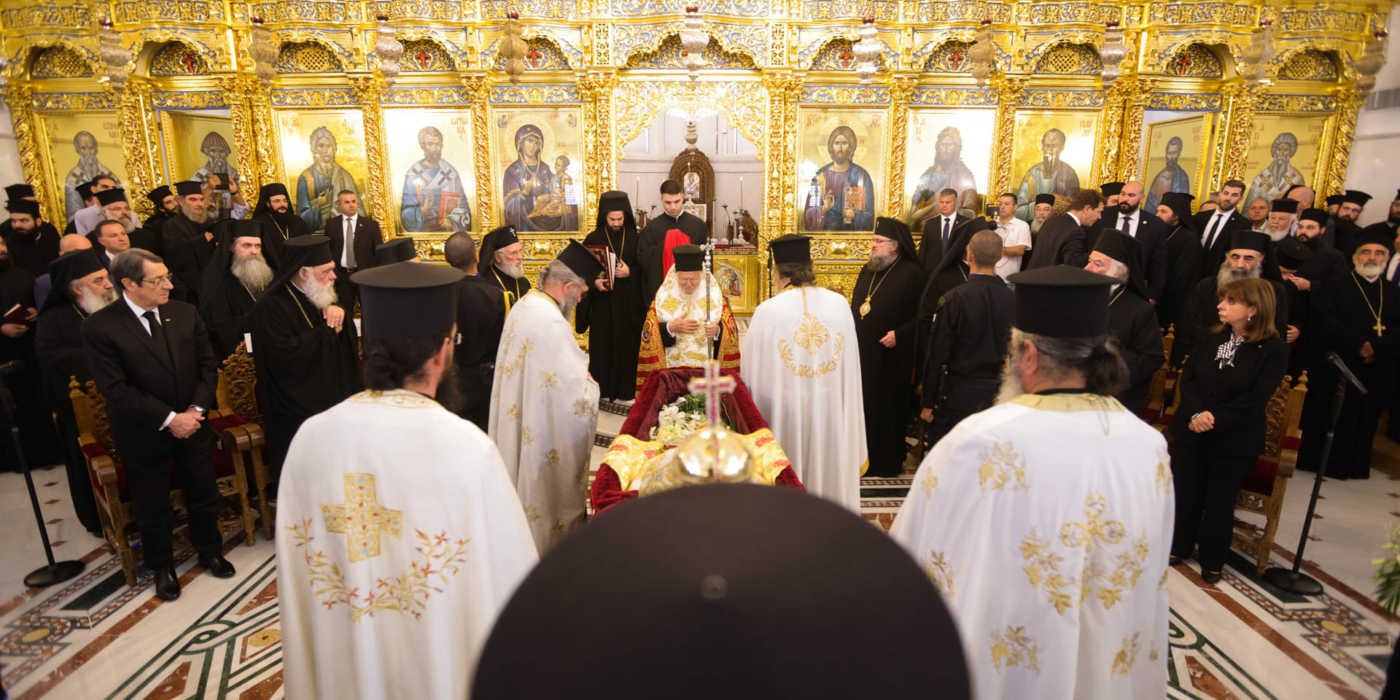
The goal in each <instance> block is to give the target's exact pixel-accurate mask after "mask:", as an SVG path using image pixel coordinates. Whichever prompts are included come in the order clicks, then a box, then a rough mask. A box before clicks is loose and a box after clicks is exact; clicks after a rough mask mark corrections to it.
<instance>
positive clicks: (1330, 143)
mask: <svg viewBox="0 0 1400 700" xmlns="http://www.w3.org/2000/svg"><path fill="white" fill-rule="evenodd" d="M1363 101H1364V98H1363V96H1362V95H1361V92H1360V91H1359V90H1356V89H1355V88H1351V87H1345V88H1341V89H1339V90H1338V91H1337V116H1336V118H1335V121H1334V123H1335V126H1334V127H1333V129H1332V134H1331V136H1330V138H1328V140H1327V148H1325V149H1324V150H1322V151H1320V152H1319V153H1318V158H1317V162H1318V163H1327V164H1328V165H1327V173H1326V176H1325V178H1323V179H1319V180H1318V182H1321V183H1322V186H1321V187H1317V188H1316V189H1317V200H1318V201H1319V202H1320V201H1322V200H1323V198H1325V197H1327V196H1328V195H1334V194H1341V193H1342V191H1343V190H1345V189H1346V180H1347V164H1348V163H1349V162H1350V161H1351V140H1352V139H1353V138H1354V137H1355V136H1356V116H1357V114H1358V113H1359V112H1360V111H1361V103H1362V102H1363Z"/></svg>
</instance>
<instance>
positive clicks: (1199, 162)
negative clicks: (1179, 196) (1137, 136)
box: [1142, 113, 1213, 211]
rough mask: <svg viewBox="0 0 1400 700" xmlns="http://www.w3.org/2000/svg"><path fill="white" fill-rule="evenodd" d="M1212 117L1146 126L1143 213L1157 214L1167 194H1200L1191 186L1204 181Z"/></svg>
mask: <svg viewBox="0 0 1400 700" xmlns="http://www.w3.org/2000/svg"><path fill="white" fill-rule="evenodd" d="M1212 116H1213V115H1210V114H1200V115H1196V116H1191V117H1185V118H1182V119H1170V120H1166V121H1159V122H1152V123H1149V124H1147V127H1146V128H1147V138H1145V139H1144V140H1143V149H1144V150H1145V151H1146V157H1145V158H1144V159H1143V161H1142V168H1143V178H1142V179H1143V180H1144V181H1145V182H1146V186H1147V193H1146V196H1147V199H1146V201H1145V202H1144V204H1143V209H1144V210H1146V211H1156V210H1157V205H1158V204H1161V203H1162V195H1164V194H1166V193H1168V192H1181V193H1185V194H1198V193H1196V192H1195V191H1194V190H1193V189H1192V188H1191V183H1192V182H1200V181H1201V180H1202V179H1203V175H1204V171H1205V167H1206V163H1205V158H1206V157H1207V156H1208V151H1207V150H1205V149H1206V144H1209V143H1210V138H1211V135H1210V129H1211V119H1212ZM1148 118H1149V119H1150V118H1151V113H1149V116H1148Z"/></svg>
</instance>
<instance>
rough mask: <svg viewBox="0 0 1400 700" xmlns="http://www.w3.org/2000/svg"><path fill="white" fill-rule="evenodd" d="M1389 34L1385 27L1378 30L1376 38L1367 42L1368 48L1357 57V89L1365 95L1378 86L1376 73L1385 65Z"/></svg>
mask: <svg viewBox="0 0 1400 700" xmlns="http://www.w3.org/2000/svg"><path fill="white" fill-rule="evenodd" d="M1389 34H1390V32H1388V31H1386V30H1384V29H1382V30H1380V31H1378V32H1376V40H1375V41H1369V42H1366V49H1365V50H1364V51H1362V53H1361V57H1360V58H1358V59H1356V89H1357V90H1358V91H1360V93H1361V95H1362V96H1363V97H1364V96H1366V95H1368V94H1370V92H1371V90H1372V89H1374V88H1375V87H1376V74H1377V73H1380V72H1381V68H1382V67H1384V66H1385V44H1386V36H1388V35H1389Z"/></svg>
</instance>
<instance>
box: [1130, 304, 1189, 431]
mask: <svg viewBox="0 0 1400 700" xmlns="http://www.w3.org/2000/svg"><path fill="white" fill-rule="evenodd" d="M1175 341H1176V326H1174V325H1173V326H1167V330H1166V333H1164V334H1163V335H1162V350H1163V351H1164V352H1165V353H1166V356H1167V360H1166V361H1165V362H1163V363H1162V366H1161V367H1158V368H1157V371H1156V372H1155V373H1153V375H1152V384H1151V385H1149V388H1148V390H1147V403H1146V404H1144V405H1143V407H1142V414H1141V415H1139V416H1138V417H1139V418H1142V420H1143V421H1144V422H1146V423H1147V424H1148V425H1155V424H1156V423H1157V420H1158V419H1160V418H1161V417H1162V411H1163V409H1165V408H1166V404H1167V401H1168V400H1169V399H1170V397H1171V396H1172V394H1174V393H1175V389H1176V380H1177V377H1178V376H1179V375H1180V374H1181V371H1180V370H1179V369H1177V368H1175V367H1172V365H1171V356H1172V344H1173V343H1174V342H1175Z"/></svg>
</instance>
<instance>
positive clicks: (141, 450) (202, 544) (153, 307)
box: [82, 248, 234, 600]
mask: <svg viewBox="0 0 1400 700" xmlns="http://www.w3.org/2000/svg"><path fill="white" fill-rule="evenodd" d="M111 277H112V281H113V282H114V283H115V285H114V286H116V287H118V288H119V289H121V290H122V300H121V301H118V302H114V303H112V304H110V305H108V306H107V307H105V308H103V309H101V310H100V311H97V312H95V313H93V314H92V315H91V316H89V317H88V318H87V320H86V321H84V322H83V330H82V335H83V356H84V357H85V358H86V359H87V364H88V370H89V372H90V373H91V375H92V378H93V380H94V381H96V383H97V390H98V391H100V392H102V395H103V396H104V397H105V398H106V399H107V420H108V421H109V424H110V425H111V428H112V437H113V439H114V440H115V441H116V447H117V452H118V453H119V454H120V455H121V458H122V463H123V464H124V465H125V467H126V477H127V482H128V483H129V484H130V489H131V499H132V502H133V505H134V511H135V515H136V522H137V524H138V525H139V526H140V528H141V542H142V547H143V549H145V552H146V554H145V559H146V568H148V569H150V570H152V571H154V572H155V588H156V596H157V597H159V598H160V599H161V600H174V599H176V598H178V597H179V596H180V580H179V578H178V577H177V576H176V575H175V563H174V556H173V552H172V547H171V535H170V530H171V510H170V471H171V468H170V466H171V464H172V463H173V464H174V465H175V467H176V468H178V469H179V475H180V488H181V489H182V490H183V491H184V496H185V507H186V509H187V510H188V511H189V523H190V540H191V542H192V544H193V545H194V549H195V552H197V553H198V555H199V565H200V566H202V567H204V568H205V569H207V570H208V571H209V573H211V574H213V575H214V576H216V577H218V578H230V577H232V576H233V574H234V570H233V565H232V564H230V563H229V562H228V560H226V559H224V557H223V555H222V554H221V551H220V550H221V545H222V543H223V540H222V538H221V537H220V535H219V524H218V507H219V489H218V486H217V485H216V484H215V481H214V457H213V453H212V451H211V444H212V441H213V438H212V437H211V436H210V434H209V429H208V428H207V427H206V426H205V425H204V423H203V421H204V412H205V410H207V409H208V408H211V407H213V406H214V389H215V387H216V386H217V385H218V381H219V375H218V364H217V360H216V359H215V358H214V351H213V349H212V348H211V347H210V345H209V336H208V334H207V333H206V332H205V330H204V322H203V321H201V320H200V318H199V311H198V310H197V309H195V307H193V306H191V305H189V304H186V303H184V302H179V301H170V290H171V289H172V288H173V286H174V285H173V284H172V283H171V278H170V272H169V270H168V269H167V268H166V267H165V263H164V261H162V260H161V259H160V258H159V257H158V256H156V255H155V254H154V253H151V252H148V251H145V250H142V249H140V248H132V249H130V250H127V251H125V252H123V253H120V254H118V255H117V256H116V257H115V258H113V259H112V267H111Z"/></svg>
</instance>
